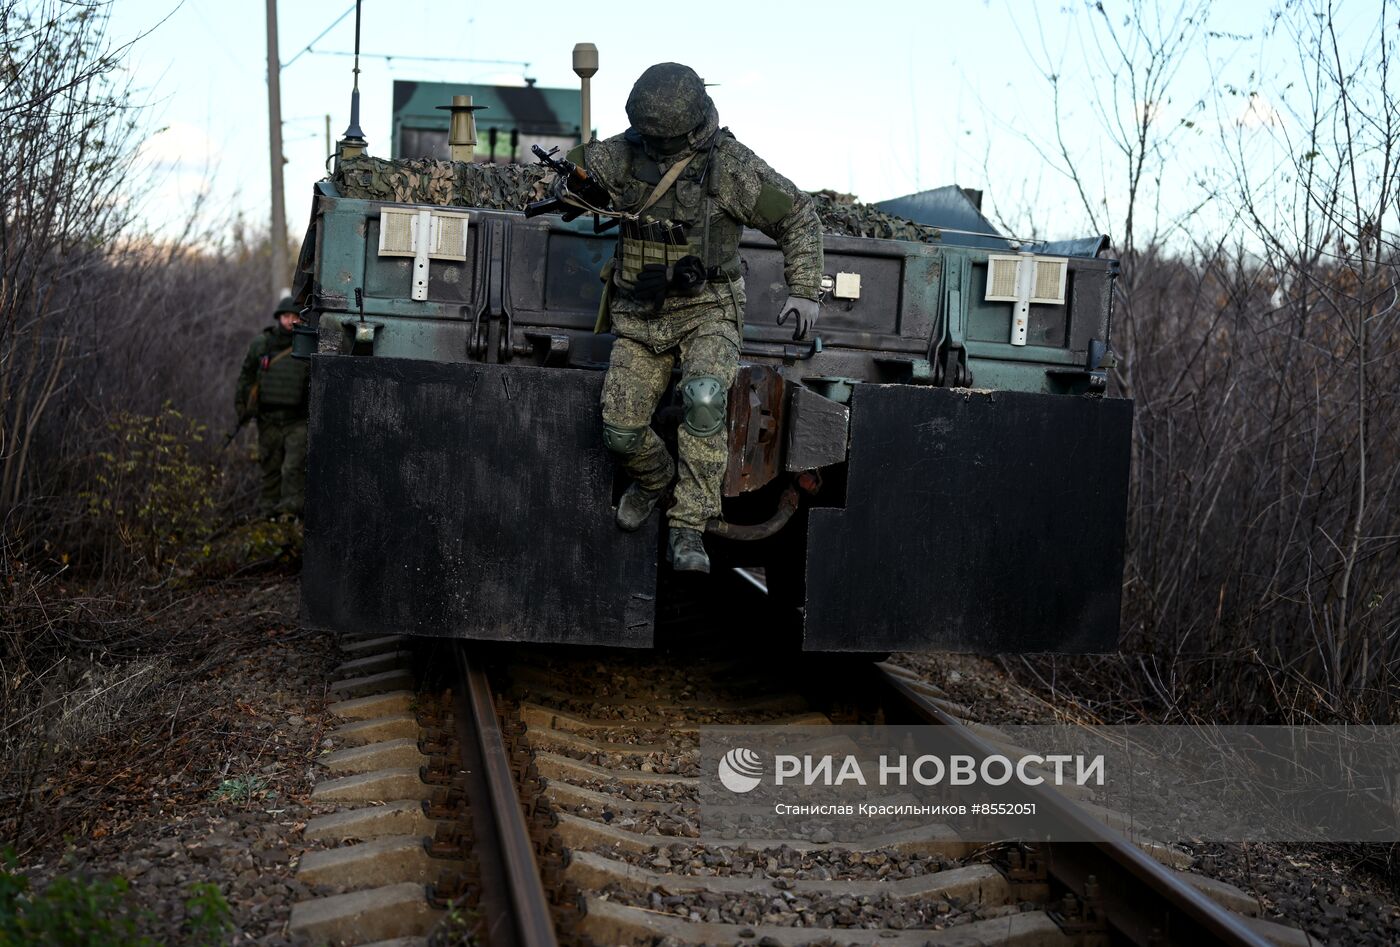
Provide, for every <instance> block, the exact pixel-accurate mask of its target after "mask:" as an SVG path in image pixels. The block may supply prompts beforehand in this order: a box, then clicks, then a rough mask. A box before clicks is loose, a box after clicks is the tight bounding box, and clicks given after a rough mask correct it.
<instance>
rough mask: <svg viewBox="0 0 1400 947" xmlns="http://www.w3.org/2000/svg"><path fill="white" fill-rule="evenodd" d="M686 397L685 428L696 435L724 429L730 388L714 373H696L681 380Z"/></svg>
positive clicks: (708, 434) (704, 435)
mask: <svg viewBox="0 0 1400 947" xmlns="http://www.w3.org/2000/svg"><path fill="white" fill-rule="evenodd" d="M681 397H682V398H683V399H685V429H686V430H687V431H689V432H690V433H691V434H694V435H695V436H696V437H709V436H710V435H711V434H718V433H719V432H720V431H722V430H724V420H725V406H726V404H727V403H728V400H729V390H728V389H727V388H725V387H724V383H723V382H721V381H720V380H719V379H718V378H716V377H715V376H714V375H695V376H693V377H691V378H687V379H685V380H684V381H682V382H681Z"/></svg>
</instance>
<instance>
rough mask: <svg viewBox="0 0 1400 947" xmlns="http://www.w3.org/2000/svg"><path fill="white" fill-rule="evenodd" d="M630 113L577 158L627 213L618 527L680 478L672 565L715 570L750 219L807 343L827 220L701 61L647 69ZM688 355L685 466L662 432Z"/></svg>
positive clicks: (619, 270)
mask: <svg viewBox="0 0 1400 947" xmlns="http://www.w3.org/2000/svg"><path fill="white" fill-rule="evenodd" d="M627 118H628V120H629V121H630V122H631V127H630V128H628V129H627V131H626V132H624V133H623V134H621V135H616V136H614V137H612V138H608V139H605V140H603V141H593V142H589V143H588V144H586V145H581V146H579V148H577V149H575V151H574V152H573V153H572V154H571V155H570V157H571V159H573V160H574V161H575V162H576V163H578V164H581V165H582V166H583V167H584V168H585V170H586V172H587V174H588V175H589V176H590V177H592V178H594V179H595V180H596V181H597V182H598V183H599V184H601V185H602V186H603V187H604V188H606V189H607V191H608V193H609V194H610V195H611V196H612V199H613V208H614V209H615V210H617V211H621V212H623V213H624V215H625V219H624V220H623V222H622V224H621V226H620V227H619V238H618V245H617V252H616V255H615V256H614V258H613V260H612V261H611V262H610V263H609V264H608V265H607V266H606V267H605V269H604V271H603V276H604V279H605V281H606V283H607V286H606V289H605V291H604V305H605V307H607V310H608V312H609V313H610V315H611V322H612V331H613V332H614V333H616V335H617V342H616V343H615V344H614V346H613V350H612V361H611V364H610V366H609V368H608V374H607V378H606V379H605V381H604V384H603V399H602V411H603V440H604V443H605V444H606V445H607V447H608V448H609V449H610V450H612V451H613V452H614V453H616V454H617V455H618V456H619V458H620V459H621V461H622V463H623V464H624V465H625V467H626V469H627V472H628V473H629V474H631V476H632V478H633V482H632V483H631V484H630V485H629V486H628V488H627V491H626V492H625V493H624V494H623V496H622V499H621V501H620V502H619V504H618V509H617V524H618V526H619V527H621V528H622V529H625V530H634V529H637V528H639V527H640V526H641V525H642V523H643V522H645V520H646V519H647V517H648V516H649V515H650V514H651V511H652V509H653V508H654V507H655V506H656V504H657V501H658V500H660V498H661V496H662V494H663V493H664V492H665V490H666V488H667V487H668V486H669V485H670V484H671V481H672V479H673V478H674V479H675V481H676V487H675V501H674V503H673V504H672V506H671V508H670V510H669V511H668V512H667V519H668V521H669V525H670V536H669V544H668V549H669V558H670V560H671V564H672V568H674V569H676V570H679V571H694V572H708V571H709V569H710V560H709V556H708V555H707V554H706V552H705V546H704V542H703V540H702V533H703V532H704V529H705V524H706V522H707V521H708V520H710V519H711V518H712V517H717V516H719V515H720V486H721V482H722V480H723V477H724V470H725V466H726V464H727V463H728V459H729V456H728V438H727V431H726V407H727V398H728V395H729V387H730V385H731V384H732V383H733V381H734V376H735V374H736V372H737V370H738V362H739V347H740V344H741V340H742V338H743V312H744V299H745V297H744V277H743V273H742V270H741V267H740V261H739V236H740V233H741V231H742V229H743V228H744V227H745V226H748V227H754V228H756V229H758V230H760V231H762V232H763V233H765V234H767V235H768V236H769V237H771V238H773V239H774V240H775V241H777V244H778V247H779V248H780V249H781V250H782V253H783V276H784V278H785V279H786V281H787V285H788V292H789V294H790V295H789V296H788V298H787V301H786V302H785V303H784V304H783V307H782V309H781V310H780V312H779V314H778V322H779V324H782V323H784V322H785V321H786V320H787V319H789V318H791V319H793V320H794V333H793V338H794V339H800V338H803V337H804V336H806V335H807V333H808V332H809V331H810V330H811V328H812V326H813V325H814V324H815V323H816V321H817V310H818V298H819V294H820V291H821V274H822V241H821V224H820V221H819V219H818V217H817V213H816V210H815V208H814V207H813V206H812V203H811V201H810V199H809V198H808V197H807V195H806V194H805V193H804V192H802V191H800V190H798V189H797V187H796V186H795V185H793V183H792V182H791V181H789V180H788V179H787V178H785V177H783V176H782V175H780V174H778V173H777V172H776V171H774V170H773V169H772V168H770V167H769V166H768V165H767V164H766V163H764V162H763V160H762V159H760V158H759V157H758V156H757V155H755V154H754V153H753V152H752V151H750V150H749V149H748V148H746V147H744V146H743V145H741V144H740V143H739V142H738V141H737V140H736V139H735V138H734V136H733V135H732V134H730V132H729V129H727V128H720V127H719V115H718V112H717V111H716V109H715V106H714V103H713V102H712V101H711V100H710V96H709V94H708V93H706V91H705V85H704V83H703V82H702V81H701V79H700V77H699V76H698V75H697V74H696V73H695V71H694V70H693V69H691V68H689V67H688V66H682V65H680V64H678V63H660V64H658V65H655V66H652V67H651V68H649V69H647V70H646V71H645V72H644V73H642V75H641V77H640V78H639V79H638V80H637V82H636V85H634V86H633V87H632V92H631V95H629V96H628V98H627ZM677 356H679V358H680V366H681V381H680V385H679V391H680V393H681V397H682V399H683V401H684V405H685V414H684V421H683V423H682V425H681V428H680V431H679V434H678V448H679V451H678V452H679V455H680V456H679V460H680V469H679V471H677V468H676V463H675V461H674V460H672V458H671V455H670V453H669V452H668V451H667V450H666V447H665V445H664V444H663V443H662V441H661V438H660V437H659V436H658V435H657V433H656V432H655V431H654V430H652V428H651V418H652V414H653V413H654V412H655V410H656V405H657V402H658V401H659V400H660V398H661V396H662V394H663V393H664V392H665V389H666V386H667V384H668V382H669V381H670V377H671V368H672V365H673V364H674V362H675V359H676V358H677Z"/></svg>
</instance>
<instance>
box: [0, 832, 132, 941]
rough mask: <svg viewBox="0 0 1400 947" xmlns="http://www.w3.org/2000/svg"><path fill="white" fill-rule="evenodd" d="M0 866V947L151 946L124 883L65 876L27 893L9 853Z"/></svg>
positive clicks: (115, 879) (27, 885) (121, 880)
mask: <svg viewBox="0 0 1400 947" xmlns="http://www.w3.org/2000/svg"><path fill="white" fill-rule="evenodd" d="M3 863H4V866H3V867H0V947H12V945H13V947H19V945H23V944H53V945H55V947H156V941H154V940H152V939H151V938H150V937H147V936H146V935H145V934H142V933H141V931H140V927H139V925H140V923H141V922H142V921H143V920H145V915H144V914H143V913H142V912H139V911H137V910H135V909H133V908H132V906H131V905H130V904H128V903H127V883H126V879H124V878H91V879H89V878H80V877H74V876H71V875H65V876H62V877H59V878H55V879H54V880H53V881H51V882H49V883H48V885H47V886H46V887H45V888H44V890H43V891H37V892H36V891H32V890H31V889H30V885H29V879H28V878H26V877H25V876H24V875H22V874H20V873H19V872H18V871H17V870H16V869H17V867H18V861H17V860H16V858H15V856H14V853H13V852H9V851H7V852H5V853H4V856H3Z"/></svg>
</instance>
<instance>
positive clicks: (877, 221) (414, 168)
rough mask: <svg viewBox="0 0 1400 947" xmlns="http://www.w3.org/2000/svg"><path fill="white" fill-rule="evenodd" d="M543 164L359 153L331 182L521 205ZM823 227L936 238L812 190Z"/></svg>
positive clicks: (541, 189) (381, 195) (381, 191)
mask: <svg viewBox="0 0 1400 947" xmlns="http://www.w3.org/2000/svg"><path fill="white" fill-rule="evenodd" d="M551 175H552V172H550V171H549V170H548V169H547V168H542V167H540V166H538V165H525V164H468V163H466V162H462V161H436V160H433V159H431V158H422V159H417V160H412V161H410V160H402V161H391V160H387V159H385V158H371V157H368V156H366V157H360V158H350V159H348V160H346V161H343V162H341V165H340V170H339V172H338V173H337V174H336V177H335V183H336V185H337V186H338V187H339V188H340V190H341V193H342V194H344V195H345V196H346V197H350V198H359V199H362V200H373V201H393V202H395V203H399V204H437V205H440V206H443V207H484V208H487V209H489V210H523V209H524V207H525V205H526V204H527V203H529V202H530V201H537V200H540V199H541V198H543V197H546V196H547V195H548V188H547V185H546V179H547V178H549V177H550V176H551ZM811 195H812V201H813V203H814V204H815V205H816V208H817V213H818V215H819V216H820V217H821V221H822V231H823V232H824V233H829V234H835V235H838V236H846V237H879V238H882V239H887V240H913V241H918V242H923V243H937V242H938V241H939V239H940V234H939V231H938V228H937V227H928V226H925V225H924V224H916V223H914V222H913V221H910V220H905V219H904V218H903V217H896V216H894V215H893V214H887V213H885V212H884V211H882V210H879V209H878V208H875V207H872V206H870V205H869V204H862V203H860V202H859V201H857V200H856V199H855V198H854V197H852V196H851V195H849V194H838V193H836V192H835V191H812V192H811Z"/></svg>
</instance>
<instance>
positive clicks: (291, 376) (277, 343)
mask: <svg viewBox="0 0 1400 947" xmlns="http://www.w3.org/2000/svg"><path fill="white" fill-rule="evenodd" d="M291 338H292V334H291V333H290V332H281V331H279V330H277V329H264V330H263V335H262V338H261V341H262V352H261V354H260V356H259V358H258V376H257V377H258V405H257V406H258V409H259V410H260V411H268V410H272V411H275V412H278V413H285V412H297V411H304V410H305V408H306V394H307V390H306V389H307V374H308V363H307V362H305V361H302V360H300V359H295V358H290V357H282V358H278V355H279V354H281V353H282V352H285V351H287V350H289V349H290V348H291V345H292V342H291Z"/></svg>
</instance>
